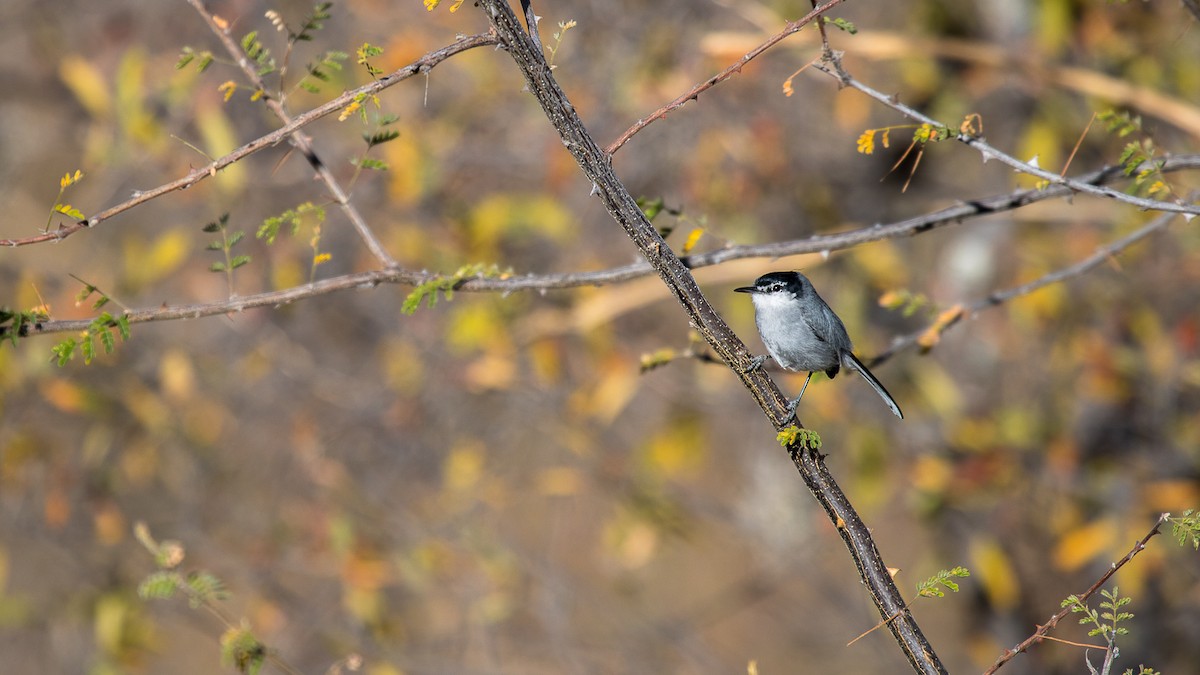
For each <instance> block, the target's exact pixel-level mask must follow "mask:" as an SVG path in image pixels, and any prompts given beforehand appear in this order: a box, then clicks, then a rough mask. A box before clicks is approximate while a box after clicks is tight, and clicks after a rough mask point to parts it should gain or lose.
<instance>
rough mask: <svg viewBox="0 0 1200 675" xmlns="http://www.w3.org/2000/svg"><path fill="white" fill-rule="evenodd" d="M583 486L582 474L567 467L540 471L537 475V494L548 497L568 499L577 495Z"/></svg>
mask: <svg viewBox="0 0 1200 675" xmlns="http://www.w3.org/2000/svg"><path fill="white" fill-rule="evenodd" d="M583 485H584V477H583V474H581V473H580V472H579V471H578V470H577V469H573V468H571V467H568V466H556V467H550V468H548V469H542V470H541V471H540V472H539V473H538V475H537V486H538V492H540V493H541V494H543V495H546V496H550V497H569V496H571V495H576V494H579V492H580V490H581V489H582V488H583Z"/></svg>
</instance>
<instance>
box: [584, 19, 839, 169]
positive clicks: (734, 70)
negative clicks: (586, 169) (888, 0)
mask: <svg viewBox="0 0 1200 675" xmlns="http://www.w3.org/2000/svg"><path fill="white" fill-rule="evenodd" d="M843 2H845V0H829V2H826V3H825V4H823V5H820V6H819V7H816V8H814V9H813V10H812V11H811V12H809V13H808V14H805V15H804V16H803V17H801V18H799V19H797V20H795V21H789V22H788V24H787V25H786V26H784V28H783V30H781V31H779V32H778V33H776V34H774V35H772V36H771V37H769V38H767V39H766V40H765V41H764V42H763V43H762V44H760V45H758V46H757V47H755V48H754V49H751V50H750V51H748V52H746V55H745V56H743V57H742V58H740V59H738V60H737V61H736V62H735V63H733V64H732V65H730V66H729V67H728V68H726V69H725V70H722V71H721V72H719V73H717V74H716V75H713V76H712V77H710V78H708V79H707V80H705V81H703V82H701V83H700V84H697V85H696V86H694V87H692V88H691V89H689V90H688V91H687V92H685V93H683V94H680V95H679V96H678V97H677V98H676V99H675V100H674V101H671V102H670V103H668V104H666V105H664V106H663V107H661V108H659V109H658V110H655V111H654V112H652V113H650V114H649V115H647V116H646V117H643V118H642V119H640V120H638V121H637V122H634V123H633V126H631V127H629V128H628V129H626V130H625V132H624V133H623V134H621V135H620V136H618V137H617V140H615V141H613V142H612V143H609V144H608V147H606V148H604V152H605V154H608V155H612V154H614V153H615V152H616V151H617V150H620V149H621V146H623V145H625V144H626V143H628V142H629V139H631V138H633V136H634V134H636V133H638V132H639V131H641V130H642V129H645V128H646V127H648V126H650V124H651V123H653V122H654V121H655V120H660V119H662V118H664V117H666V116H667V114H668V113H670V112H672V111H674V110H676V109H678V108H682V107H683V106H684V105H686V104H687V102H688V101H697V100H699V98H700V94H702V93H704V92H705V91H707V90H709V89H711V88H712V87H714V86H716V85H718V84H720V83H722V82H724V81H725V80H728V79H729V78H731V77H733V76H734V75H736V74H738V73H740V72H742V68H743V67H745V65H746V64H747V63H750V62H751V61H753V60H754V59H755V58H756V57H758V56H759V55H761V54H762V53H763V52H765V51H767V50H768V49H770V48H771V47H774V46H775V45H776V44H778V43H779V42H781V41H782V40H783V39H784V38H786V37H788V36H790V35H793V34H794V33H797V32H799V31H800V29H802V28H804V27H805V26H807V25H808V24H809V23H812V21H813V20H814V19H816V18H817V17H818V16H821V14H822V13H824V12H826V11H828V10H829V9H830V8H832V7H833V6H834V5H840V4H841V3H843Z"/></svg>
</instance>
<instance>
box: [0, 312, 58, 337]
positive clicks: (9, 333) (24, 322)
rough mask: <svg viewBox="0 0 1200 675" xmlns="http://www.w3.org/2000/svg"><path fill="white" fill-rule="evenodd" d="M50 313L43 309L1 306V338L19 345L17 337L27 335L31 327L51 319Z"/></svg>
mask: <svg viewBox="0 0 1200 675" xmlns="http://www.w3.org/2000/svg"><path fill="white" fill-rule="evenodd" d="M49 320H50V315H49V314H48V313H47V312H46V311H45V310H43V309H28V310H24V311H19V310H16V311H14V310H11V309H9V308H7V307H0V338H3V339H5V340H8V341H9V342H11V343H12V346H13V347H16V346H17V338H22V337H25V335H26V334H28V333H29V327H30V326H34V327H35V328H36V327H37V325H38V324H40V323H41V322H43V321H49Z"/></svg>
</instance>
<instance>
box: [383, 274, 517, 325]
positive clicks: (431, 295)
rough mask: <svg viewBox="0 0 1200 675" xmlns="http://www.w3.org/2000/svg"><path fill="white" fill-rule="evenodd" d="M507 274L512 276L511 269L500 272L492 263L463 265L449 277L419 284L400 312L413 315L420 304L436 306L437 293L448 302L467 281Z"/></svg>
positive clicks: (405, 300)
mask: <svg viewBox="0 0 1200 675" xmlns="http://www.w3.org/2000/svg"><path fill="white" fill-rule="evenodd" d="M509 274H512V270H511V269H507V270H504V271H501V270H500V267H499V266H498V265H496V264H494V263H493V264H490V265H489V264H487V263H473V264H470V265H463V266H462V267H460V268H458V270H456V271H455V272H454V274H451V275H450V276H444V277H436V278H434V279H430V280H429V281H426V282H424V283H422V284H419V285H418V286H417V287H416V288H414V289H413V290H412V292H411V293H409V294H408V297H406V298H404V304H402V305H401V306H400V311H402V312H404V313H405V314H415V313H416V311H417V310H418V309H420V307H421V303H422V302H424V303H426V306H427V307H433V306H434V305H436V304H437V300H438V294H439V293H441V294H442V295H443V296H445V298H446V300H447V301H449V300H451V299H452V298H453V297H454V290H455V289H456V288H458V287H459V286H461V285H462V284H463V282H464V281H467V280H468V279H490V278H494V277H501V278H503V277H505V276H507V275H509Z"/></svg>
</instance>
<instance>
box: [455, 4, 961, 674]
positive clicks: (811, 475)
mask: <svg viewBox="0 0 1200 675" xmlns="http://www.w3.org/2000/svg"><path fill="white" fill-rule="evenodd" d="M478 4H479V5H480V6H482V7H483V9H484V11H486V12H487V14H488V16H489V18H490V20H491V22H492V25H493V26H494V27H495V29H496V32H497V34H498V35H499V36H500V38H501V41H502V42H503V44H504V46H505V47H506V48H507V50H508V52H509V54H510V55H511V56H512V57H513V60H514V61H515V62H516V64H517V66H518V67H519V68H520V69H521V72H522V75H524V77H525V82H526V84H527V86H528V89H529V91H530V92H531V93H532V94H533V95H534V97H535V98H537V100H538V103H539V104H540V105H541V107H542V110H543V112H544V113H545V114H546V117H547V119H549V121H550V122H551V124H553V125H554V128H555V129H556V130H557V131H558V133H559V136H560V137H561V138H562V141H563V144H564V146H565V147H566V148H567V150H568V151H570V153H571V154H572V155H573V156H574V158H575V160H576V162H578V164H579V167H580V169H582V170H583V172H584V174H585V175H587V177H588V179H589V180H591V181H592V184H593V194H595V195H597V196H598V197H600V199H601V201H603V202H604V206H605V208H606V209H607V210H608V212H609V214H610V215H611V216H612V217H613V219H614V220H616V221H617V222H618V223H619V224H620V225H621V227H622V229H624V231H625V234H626V235H627V236H628V237H629V239H630V240H631V241H632V242H633V244H634V245H635V246H637V248H638V250H639V251H640V252H641V254H642V255H643V257H645V258H646V260H647V261H648V262H649V263H650V265H651V267H653V268H654V270H655V272H657V273H658V275H659V277H660V278H661V279H662V280H663V283H664V284H665V285H666V286H667V288H668V289H669V290H670V291H671V293H672V295H674V297H675V298H676V300H678V302H679V303H680V305H681V306H682V307H683V309H684V311H685V312H686V314H687V316H688V319H689V320H690V322H691V324H692V326H693V327H694V328H695V329H696V330H697V331H698V332H700V334H701V335H703V336H704V338H705V340H707V341H708V343H709V345H710V346H711V347H712V348H713V350H714V351H715V352H716V353H717V355H718V356H720V357H721V358H722V359H724V360H725V362H726V363H729V364H738V365H745V364H747V363H748V361H749V353H748V352H747V350H746V346H745V345H744V344H743V343H742V341H741V340H740V339H739V338H738V337H737V335H735V334H734V332H733V331H732V330H731V329H730V328H729V326H728V325H727V324H726V323H725V321H724V320H723V319H722V318H721V317H720V316H719V315H718V314H717V313H716V311H715V310H714V309H713V308H712V306H711V305H710V304H709V302H708V300H707V299H706V298H705V297H704V295H703V294H702V293H701V292H700V289H699V287H698V286H697V284H696V280H695V278H694V277H693V276H692V274H691V272H690V271H689V270H688V268H687V266H686V265H684V264H683V262H682V261H681V260H680V259H679V258H678V257H677V256H676V255H675V254H674V252H672V251H671V249H670V247H669V246H668V245H667V243H666V242H665V241H664V240H663V238H662V237H661V236H659V234H658V232H657V231H656V230H655V229H654V227H653V226H652V225H651V224H650V222H649V221H648V220H647V219H646V216H645V214H644V213H642V211H641V209H640V208H639V207H638V205H637V202H636V201H635V200H634V198H633V196H632V195H630V194H629V191H628V190H627V189H626V188H625V186H624V185H623V184H622V183H621V181H620V179H619V178H618V177H617V176H616V174H615V173H614V172H613V170H612V165H611V163H610V158H611V156H610V155H608V154H607V153H605V152H603V151H601V149H600V148H599V147H598V146H597V145H596V142H595V141H594V140H593V138H592V136H591V135H590V133H589V132H588V130H587V128H586V127H585V126H584V124H583V121H582V120H581V119H580V118H579V116H578V114H577V113H576V112H575V108H574V106H572V104H571V102H570V101H569V100H568V99H567V97H566V95H565V94H564V93H563V91H562V89H561V88H559V86H558V83H557V82H556V81H555V79H554V77H553V75H552V73H551V71H550V67H549V64H547V63H546V61H545V58H544V57H543V55H542V50H541V45H539V44H537V43H536V42H534V41H533V40H532V39H531V38H530V37H529V35H528V34H526V33H525V32H524V31H522V29H521V24H520V22H519V21H518V20H517V17H516V15H515V14H513V11H512V8H511V7H510V6H509V4H508V2H507V1H506V0H479V3H478ZM810 16H811V17H812V18H816V17H817V14H816V13H814V14H811V15H810ZM733 370H734V372H735V373H736V374H737V376H738V377H739V378H740V379H741V380H742V383H743V384H744V385H745V386H746V387H747V388H748V389H749V390H750V392H751V394H752V395H753V396H754V398H755V399H756V400H757V401H758V403H759V405H760V406H762V408H763V411H764V412H765V413H766V414H767V415H768V417H769V418H770V419H771V421H772V422H773V423H774V425H775V426H776V428H780V427H782V425H783V424H784V422H785V417H784V409H783V407H782V404H783V398H782V394H781V393H780V391H779V389H778V387H776V386H775V384H774V383H773V382H772V381H771V380H770V378H769V377H767V376H766V375H765V374H763V373H761V372H758V371H755V372H751V373H747V372H744V369H742V368H738V367H734V368H733ZM789 450H790V452H791V454H792V458H793V461H794V462H795V464H796V467H797V469H799V471H800V474H801V476H802V477H803V479H804V481H805V483H806V484H807V485H808V486H809V489H810V490H811V491H812V492H813V494H814V495H815V496H816V497H817V498H818V500H819V501H820V502H821V504H822V506H823V507H824V508H825V510H826V513H827V514H828V515H829V517H830V520H831V521H832V522H833V523H834V524H835V527H836V528H837V530H838V533H839V534H840V535H841V536H842V540H843V541H844V542H845V543H846V545H847V547H848V548H849V549H850V552H851V555H852V557H853V558H854V562H855V565H856V566H857V567H858V570H859V573H860V576H861V577H862V579H863V581H864V582H865V584H866V585H867V586H868V588H869V589H870V592H871V596H872V599H873V600H874V601H875V604H876V607H877V609H878V610H879V612H880V614H881V615H882V616H891V615H893V614H897V618H896V620H895V621H892V622H890V623H889V624H888V627H889V629H890V630H891V631H892V634H893V635H894V636H895V638H896V640H897V643H898V644H899V645H900V646H901V648H902V649H903V651H904V653H905V656H906V657H907V658H908V660H909V663H910V664H911V665H912V666H913V668H914V669H915V670H917V671H918V672H922V673H941V672H945V668H944V667H943V666H942V665H941V662H940V661H939V660H938V658H937V655H936V654H935V653H934V651H933V648H932V647H931V646H930V645H929V642H928V641H927V640H926V639H925V636H924V635H923V634H922V633H921V630H920V627H919V626H917V624H916V622H915V621H914V620H913V617H912V614H911V613H909V612H908V610H907V609H906V608H905V606H904V599H903V597H902V596H901V595H900V592H899V591H898V590H897V589H896V587H895V584H894V583H893V582H892V579H891V577H890V576H889V575H888V573H887V568H886V566H885V565H884V564H883V560H882V558H881V557H880V555H879V551H878V550H877V549H876V547H875V544H874V541H873V540H872V539H871V535H870V531H869V530H868V529H867V528H866V526H865V524H863V522H862V520H861V519H860V518H859V517H858V514H857V513H856V512H855V511H854V508H853V507H852V506H851V504H850V503H849V501H848V500H847V499H846V497H845V494H843V493H842V491H841V490H840V489H839V488H838V485H837V483H836V482H835V481H834V480H833V478H832V476H831V475H830V474H829V472H828V470H827V469H826V467H825V464H824V461H823V458H822V457H821V455H820V454H819V453H816V452H814V451H812V450H809V449H807V448H799V447H795V446H792V447H790V448H789Z"/></svg>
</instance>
